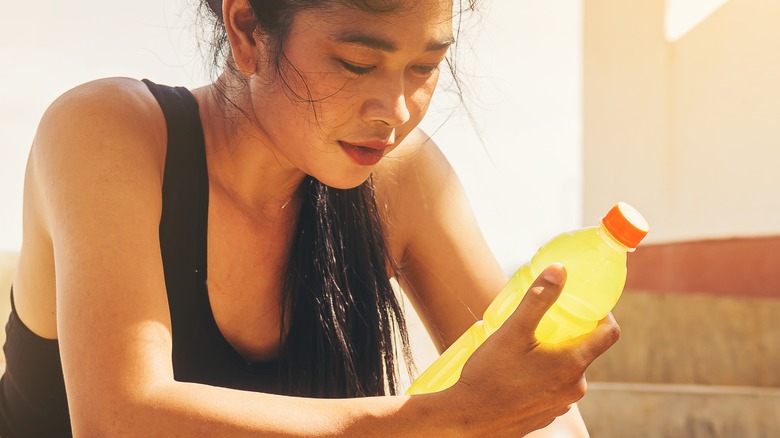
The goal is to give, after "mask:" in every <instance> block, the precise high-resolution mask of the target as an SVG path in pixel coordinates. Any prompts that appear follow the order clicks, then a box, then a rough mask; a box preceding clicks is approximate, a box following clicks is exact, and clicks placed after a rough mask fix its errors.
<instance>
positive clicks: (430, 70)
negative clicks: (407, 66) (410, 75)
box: [412, 64, 439, 76]
mask: <svg viewBox="0 0 780 438" xmlns="http://www.w3.org/2000/svg"><path fill="white" fill-rule="evenodd" d="M412 70H414V72H415V73H418V74H420V75H423V76H429V75H432V74H434V73H436V72H438V71H439V64H418V65H415V66H413V67H412Z"/></svg>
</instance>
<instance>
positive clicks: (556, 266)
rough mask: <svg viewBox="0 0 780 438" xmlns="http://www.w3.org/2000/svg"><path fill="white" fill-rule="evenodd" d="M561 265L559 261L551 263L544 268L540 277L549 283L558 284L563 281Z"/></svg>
mask: <svg viewBox="0 0 780 438" xmlns="http://www.w3.org/2000/svg"><path fill="white" fill-rule="evenodd" d="M562 272H563V265H562V264H560V263H553V264H551V265H550V266H548V267H547V269H545V270H544V274H542V278H544V279H545V280H546V281H549V282H550V283H552V284H554V285H556V286H559V285H560V284H561V283H562V282H563V276H562V275H561V274H562Z"/></svg>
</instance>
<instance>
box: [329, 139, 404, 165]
mask: <svg viewBox="0 0 780 438" xmlns="http://www.w3.org/2000/svg"><path fill="white" fill-rule="evenodd" d="M338 143H339V146H341V149H342V150H343V151H344V152H345V153H346V154H347V156H348V157H349V158H351V159H352V161H354V162H355V163H357V164H359V165H361V166H373V165H375V164H376V163H378V162H379V161H380V160H381V159H382V157H384V155H385V150H386V149H387V148H389V147H390V146H391V145H392V144H391V143H387V142H384V141H381V140H366V141H360V142H354V143H352V142H346V141H339V142H338Z"/></svg>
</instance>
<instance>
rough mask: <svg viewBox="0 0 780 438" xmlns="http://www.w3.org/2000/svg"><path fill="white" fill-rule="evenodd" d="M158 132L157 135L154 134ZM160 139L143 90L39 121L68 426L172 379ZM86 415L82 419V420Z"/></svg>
mask: <svg viewBox="0 0 780 438" xmlns="http://www.w3.org/2000/svg"><path fill="white" fill-rule="evenodd" d="M161 126H162V127H163V128H162V129H156V128H159V127H161ZM164 142H165V130H164V124H162V113H161V112H160V110H159V107H157V106H156V105H155V102H154V101H153V97H152V96H151V94H149V93H148V91H147V90H146V87H145V86H144V85H143V84H141V83H138V82H135V81H129V80H116V79H114V80H104V81H100V82H96V83H90V84H87V85H83V86H81V87H78V88H76V89H74V90H71V91H69V92H68V93H66V94H65V95H63V96H62V97H61V98H59V99H58V100H57V101H55V102H54V103H53V104H52V106H51V107H50V108H49V110H48V111H47V112H46V114H45V115H44V117H43V119H42V121H41V124H40V127H39V130H38V133H37V135H36V139H35V142H34V144H33V148H32V150H31V156H30V160H31V162H32V163H31V166H32V167H33V168H34V173H35V179H36V183H37V185H38V186H39V187H40V190H41V193H42V198H43V204H44V206H43V210H44V212H43V214H44V215H45V216H46V222H47V224H48V228H49V233H50V236H51V241H52V246H53V251H54V265H55V275H56V276H55V281H56V300H57V305H56V310H57V334H58V338H59V345H60V351H61V357H62V365H63V372H64V376H65V383H66V389H67V393H68V400H69V405H70V410H71V417H72V418H73V419H74V427H75V426H77V424H76V423H77V422H78V421H77V419H79V418H80V419H81V420H83V419H85V418H94V419H95V420H94V421H99V420H97V418H99V416H97V415H95V414H96V413H98V412H99V411H100V409H101V408H102V409H115V408H116V407H117V406H116V405H114V404H113V403H114V402H116V400H118V399H119V398H120V397H125V398H126V399H132V397H134V396H140V395H139V394H136V393H134V392H135V391H138V390H140V389H141V388H143V387H144V384H146V383H149V382H150V381H151V380H152V379H153V378H154V377H155V376H158V377H159V376H161V375H162V376H164V375H172V372H171V364H170V348H171V346H170V322H169V314H168V308H167V299H166V294H165V285H164V276H163V271H162V263H161V256H160V248H159V238H158V226H159V218H160V212H161V185H162V166H163V163H164V152H162V153H161V151H164V144H165V143H164ZM87 412H89V413H90V414H89V415H84V414H85V413H87Z"/></svg>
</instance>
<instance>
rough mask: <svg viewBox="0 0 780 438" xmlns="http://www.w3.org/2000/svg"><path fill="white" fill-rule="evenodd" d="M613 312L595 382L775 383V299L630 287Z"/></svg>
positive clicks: (778, 363)
mask: <svg viewBox="0 0 780 438" xmlns="http://www.w3.org/2000/svg"><path fill="white" fill-rule="evenodd" d="M613 313H614V314H615V317H616V318H617V321H618V323H619V324H620V327H621V328H622V336H621V338H620V341H619V342H618V343H617V344H616V345H615V346H614V347H612V348H611V349H610V350H609V351H607V352H606V353H605V354H604V355H602V356H601V357H599V358H598V359H597V360H596V362H594V363H593V365H592V366H591V367H590V368H589V370H588V378H589V379H591V380H593V381H599V382H637V383H662V384H683V385H689V384H701V385H726V386H732V385H734V386H764V387H770V388H776V387H780V372H778V370H780V348H778V345H780V325H779V324H777V316H778V315H780V299H777V298H741V297H726V296H714V295H704V294H679V293H671V292H670V293H658V292H640V291H631V290H627V291H626V292H625V293H624V294H623V297H622V298H621V299H620V301H619V302H618V305H617V307H616V308H615V310H614V312H613ZM778 412H780V407H779V408H778Z"/></svg>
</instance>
